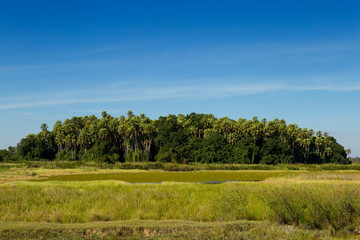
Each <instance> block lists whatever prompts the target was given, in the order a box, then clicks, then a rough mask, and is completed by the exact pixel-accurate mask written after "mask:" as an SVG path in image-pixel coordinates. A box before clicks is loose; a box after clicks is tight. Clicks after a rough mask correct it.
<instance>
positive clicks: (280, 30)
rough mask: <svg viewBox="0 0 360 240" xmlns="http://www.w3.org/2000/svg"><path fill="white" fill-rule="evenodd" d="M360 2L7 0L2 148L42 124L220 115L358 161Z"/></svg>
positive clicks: (0, 34) (2, 32)
mask: <svg viewBox="0 0 360 240" xmlns="http://www.w3.org/2000/svg"><path fill="white" fill-rule="evenodd" d="M359 9H360V3H359V2H358V1H329V0H328V1H296V2H295V1H36V0H35V1H16V0H14V1H1V2H0V86H1V87H0V149H2V148H7V147H8V146H10V145H11V146H14V145H16V143H17V142H19V141H20V139H21V138H22V137H24V136H25V135H26V134H28V133H37V132H38V131H39V130H40V125H41V123H43V122H45V123H47V124H48V125H49V126H50V127H52V126H53V124H54V123H55V121H57V120H64V119H66V118H71V117H72V116H83V115H91V114H95V115H97V116H100V114H101V112H102V111H103V110H106V111H107V112H108V113H110V114H111V115H113V116H120V115H125V114H126V113H127V111H128V110H129V109H131V110H133V111H134V113H135V114H140V113H145V114H146V115H147V116H149V117H151V118H158V117H159V116H161V115H168V114H170V113H171V114H178V113H183V114H187V113H191V112H197V113H212V114H214V115H215V116H216V117H222V116H228V117H230V118H232V119H235V120H236V119H238V118H239V117H243V118H248V119H250V118H252V117H253V116H258V117H259V118H263V117H265V118H267V119H268V120H272V119H274V118H280V119H282V118H283V119H285V120H286V121H287V123H297V124H298V125H299V126H300V127H307V128H312V129H314V130H316V131H317V130H321V131H323V132H324V131H327V132H328V133H329V134H330V135H332V136H334V137H335V138H337V139H338V141H339V142H340V143H341V144H342V145H344V146H345V147H346V148H351V150H352V154H351V156H360V112H359V111H358V109H359V103H360V80H359V73H360V68H359V66H360V65H359V64H360V44H359V43H360V41H359V40H360V14H359Z"/></svg>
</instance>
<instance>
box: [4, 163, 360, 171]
mask: <svg viewBox="0 0 360 240" xmlns="http://www.w3.org/2000/svg"><path fill="white" fill-rule="evenodd" d="M9 167H13V168H45V169H75V168H81V169H83V168H96V169H142V170H149V169H162V170H165V171H194V170H307V171H323V170H325V171H336V170H357V171H359V170H360V164H347V165H342V164H322V165H315V164H309V165H305V164H279V165H262V164H176V163H162V162H143V163H140V162H139V163H120V162H116V163H114V164H110V163H97V162H82V161H18V162H12V163H5V162H0V171H1V170H2V169H8V168H9Z"/></svg>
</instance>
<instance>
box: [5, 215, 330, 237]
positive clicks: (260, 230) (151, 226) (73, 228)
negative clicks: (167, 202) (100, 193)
mask: <svg viewBox="0 0 360 240" xmlns="http://www.w3.org/2000/svg"><path fill="white" fill-rule="evenodd" d="M330 237H331V234H330V233H329V232H328V231H319V230H308V229H299V228H294V227H292V226H279V225H274V224H271V223H269V222H265V221H260V222H255V221H234V222H226V223H224V222H191V221H179V220H172V221H152V220H150V221H149V220H148V221H144V220H131V221H114V222H93V223H85V224H56V223H5V224H2V225H1V226H0V239H12V240H13V239H58V240H60V239H206V240H208V239H219V240H220V239H259V240H260V239H269V240H272V239H297V240H300V239H304V240H305V239H329V238H330Z"/></svg>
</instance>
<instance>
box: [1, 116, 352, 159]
mask: <svg viewBox="0 0 360 240" xmlns="http://www.w3.org/2000/svg"><path fill="white" fill-rule="evenodd" d="M347 151H349V150H346V151H345V149H344V147H343V146H341V145H340V144H338V143H337V142H336V139H335V138H333V137H331V136H329V135H328V134H327V133H326V132H324V133H322V132H320V131H318V132H316V133H315V132H314V131H313V130H312V129H307V128H300V127H298V126H297V125H296V124H286V122H285V120H279V119H274V120H273V121H267V120H266V119H262V120H261V121H260V120H258V118H257V117H254V118H253V119H252V120H246V119H243V118H240V119H238V120H237V121H235V120H232V119H230V118H227V117H223V118H219V119H217V118H215V117H214V116H213V115H212V114H196V113H191V114H189V115H182V114H179V115H178V116H176V115H168V116H162V117H160V118H159V119H157V120H151V119H150V118H148V117H146V116H145V115H144V114H140V116H136V115H134V114H133V112H132V111H129V112H128V114H127V116H120V117H118V118H117V117H113V116H111V115H109V114H108V113H106V112H103V113H102V117H101V119H99V118H97V117H96V116H94V115H91V116H84V117H73V118H71V119H66V120H65V121H63V122H61V121H57V122H56V123H55V125H54V126H53V130H52V131H49V130H48V126H47V125H46V124H42V125H41V131H40V132H39V133H38V134H29V135H27V136H26V137H25V138H23V139H22V140H21V141H20V142H19V143H18V144H17V146H16V147H10V148H9V149H8V150H1V151H0V160H1V159H4V160H16V159H19V160H36V159H48V160H55V159H60V160H74V161H75V160H81V161H101V162H116V161H120V162H147V161H159V162H176V163H190V162H199V163H241V164H259V163H262V164H278V163H306V164H310V163H318V164H321V163H345V164H346V163H349V160H348V159H347V153H348V152H347Z"/></svg>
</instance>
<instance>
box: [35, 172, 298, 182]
mask: <svg viewBox="0 0 360 240" xmlns="http://www.w3.org/2000/svg"><path fill="white" fill-rule="evenodd" d="M293 174H294V173H291V172H289V171H263V172H261V171H259V172H253V171H193V172H162V171H144V172H142V171H141V172H117V173H92V174H72V175H57V176H50V177H47V178H44V179H40V180H36V181H100V180H117V181H124V182H128V183H162V182H201V183H221V182H228V181H263V180H265V179H267V178H275V177H286V176H289V175H293Z"/></svg>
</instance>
